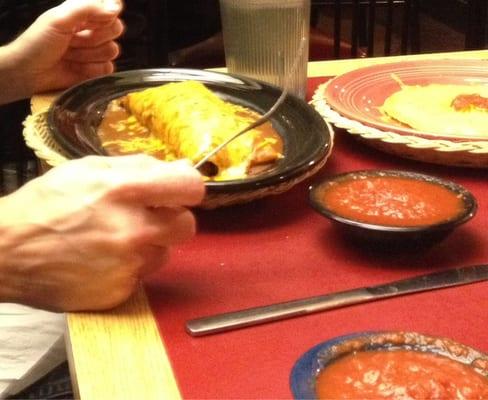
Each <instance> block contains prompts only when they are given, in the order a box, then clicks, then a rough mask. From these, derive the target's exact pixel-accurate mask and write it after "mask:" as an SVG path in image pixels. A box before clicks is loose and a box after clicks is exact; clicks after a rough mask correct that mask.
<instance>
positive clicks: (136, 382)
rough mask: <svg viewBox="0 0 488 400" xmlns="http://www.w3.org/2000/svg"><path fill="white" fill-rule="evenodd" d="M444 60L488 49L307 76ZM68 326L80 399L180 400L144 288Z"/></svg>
mask: <svg viewBox="0 0 488 400" xmlns="http://www.w3.org/2000/svg"><path fill="white" fill-rule="evenodd" d="M447 58H456V59H459V58H460V59H471V58H472V59H488V50H478V51H466V52H452V53H435V54H419V55H410V56H395V57H378V58H362V59H345V60H330V61H318V62H312V63H309V67H308V73H309V76H310V77H316V76H334V75H338V74H341V73H344V72H347V71H350V70H352V69H355V68H359V67H362V66H367V65H373V64H379V63H384V62H395V61H401V60H420V59H447ZM220 70H222V69H220ZM57 94H58V93H48V94H40V95H36V96H33V97H32V99H31V109H32V112H33V113H37V112H43V111H46V110H47V109H48V107H49V105H50V104H51V102H52V101H53V100H54V98H55V97H56V95H57ZM67 324H68V330H67V334H66V342H67V352H68V359H69V364H70V369H71V375H72V380H73V386H74V390H75V392H76V394H77V396H78V398H81V399H90V400H95V399H103V400H109V399H117V400H123V399H134V398H141V399H145V400H150V399H166V398H170V399H180V398H181V394H180V391H179V389H178V385H177V382H176V379H175V376H174V373H173V371H172V368H171V363H170V360H169V357H168V354H167V352H166V349H165V346H164V343H163V339H162V337H161V336H160V333H159V328H158V324H157V321H156V320H155V319H154V316H153V314H152V311H151V309H150V306H149V302H148V299H147V296H146V295H145V292H144V290H143V288H142V287H141V288H139V290H138V291H137V293H136V294H135V295H134V296H133V297H132V298H130V299H129V300H128V301H127V303H125V304H124V305H122V306H120V307H118V308H116V309H113V310H110V311H108V312H104V313H70V314H68V316H67ZM163 329H164V327H163ZM182 329H184V327H182Z"/></svg>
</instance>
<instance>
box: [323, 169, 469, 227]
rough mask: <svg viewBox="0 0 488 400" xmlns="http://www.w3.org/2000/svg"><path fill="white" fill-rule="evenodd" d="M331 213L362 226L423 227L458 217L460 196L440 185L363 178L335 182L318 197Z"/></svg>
mask: <svg viewBox="0 0 488 400" xmlns="http://www.w3.org/2000/svg"><path fill="white" fill-rule="evenodd" d="M321 201H322V203H323V205H324V206H325V207H326V208H328V209H329V210H331V211H332V212H334V213H336V214H338V215H340V216H342V217H344V218H349V219H353V220H358V221H361V222H366V223H371V224H377V225H387V226H406V227H412V226H422V225H430V224H436V223H441V222H444V221H447V220H450V219H452V218H454V217H456V216H457V215H459V214H460V213H461V211H462V209H463V200H462V198H461V196H460V195H458V194H456V193H454V192H453V191H451V190H449V189H448V188H446V187H444V186H441V185H439V184H436V183H433V182H428V181H424V180H418V179H409V178H406V177H400V176H365V177H361V178H356V179H346V180H342V181H335V182H333V183H332V184H331V185H330V186H328V187H327V188H326V189H325V190H324V191H323V192H322V194H321Z"/></svg>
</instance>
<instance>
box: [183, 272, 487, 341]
mask: <svg viewBox="0 0 488 400" xmlns="http://www.w3.org/2000/svg"><path fill="white" fill-rule="evenodd" d="M485 280H488V264H485V265H474V266H469V267H461V268H453V269H449V270H445V271H441V272H434V273H430V274H424V275H418V276H414V277H412V278H408V279H403V280H399V281H394V282H390V283H386V284H382V285H377V286H370V287H365V288H359V289H352V290H346V291H342V292H335V293H330V294H326V295H321V296H314V297H309V298H304V299H301V300H293V301H288V302H284V303H276V304H271V305H268V306H261V307H255V308H249V309H245V310H240V311H234V312H228V313H224V314H218V315H213V316H209V317H203V318H197V319H193V320H190V321H187V323H186V330H187V332H188V333H189V334H190V335H192V336H203V335H209V334H213V333H218V332H223V331H229V330H232V329H236V328H243V327H247V326H252V325H258V324H263V323H266V322H271V321H277V320H281V319H285V318H291V317H297V316H301V315H307V314H312V313H315V312H318V311H324V310H330V309H333V308H339V307H344V306H349V305H352V304H358V303H366V302H370V301H375V300H380V299H386V298H389V297H395V296H401V295H405V294H409V293H417V292H424V291H427V290H435V289H443V288H447V287H451V286H458V285H467V284H469V283H474V282H481V281H485Z"/></svg>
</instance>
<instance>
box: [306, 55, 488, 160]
mask: <svg viewBox="0 0 488 400" xmlns="http://www.w3.org/2000/svg"><path fill="white" fill-rule="evenodd" d="M394 75H395V76H396V77H397V78H399V79H400V80H401V81H402V82H403V83H405V84H407V85H425V84H429V83H442V84H462V85H466V84H482V85H485V84H486V85H487V86H488V60H486V61H484V60H447V59H446V60H422V61H404V62H394V63H386V64H378V65H373V66H369V67H364V68H359V69H356V70H353V71H350V72H347V73H344V74H343V75H339V76H337V77H335V78H333V79H331V80H330V81H328V82H326V83H324V84H322V85H320V86H319V87H318V88H317V90H316V91H315V93H314V95H313V98H312V101H311V104H312V105H313V106H314V108H315V109H316V110H317V111H318V112H319V114H321V115H322V117H323V118H324V119H325V120H326V121H328V122H330V123H332V124H334V125H335V126H336V127H338V128H342V129H345V130H346V131H347V132H349V133H350V134H352V135H354V136H356V137H357V138H358V139H359V140H361V141H362V142H364V143H366V144H368V145H371V146H373V147H375V148H377V149H379V150H382V151H385V152H387V153H391V154H395V155H397V156H400V157H403V158H410V159H414V160H419V161H424V162H429V163H434V164H442V165H449V166H462V167H475V168H487V167H488V135H485V136H483V135H477V136H473V135H470V136H467V135H464V136H463V135H449V136H447V135H441V134H436V133H434V132H424V131H418V130H415V129H411V128H409V127H406V126H404V125H401V124H399V123H398V124H397V123H395V122H393V121H392V122H390V121H386V120H385V118H384V116H383V115H382V114H381V112H380V110H379V107H380V106H381V105H382V104H383V103H384V101H385V99H386V98H387V97H388V96H390V95H391V94H392V93H394V92H395V91H398V90H400V85H399V83H398V81H397V80H395V79H394V78H393V77H392V76H394Z"/></svg>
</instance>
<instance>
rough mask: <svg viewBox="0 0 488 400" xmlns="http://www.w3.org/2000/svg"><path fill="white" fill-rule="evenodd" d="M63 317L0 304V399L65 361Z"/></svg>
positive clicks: (64, 323) (32, 309)
mask: <svg viewBox="0 0 488 400" xmlns="http://www.w3.org/2000/svg"><path fill="white" fill-rule="evenodd" d="M65 330H66V320H65V315H64V314H58V313H52V312H48V311H43V310H38V309H34V308H31V307H26V306H22V305H19V304H10V303H5V304H0V399H1V398H4V397H6V396H8V395H13V394H15V393H18V392H19V391H21V390H22V389H24V388H25V387H27V386H28V385H30V384H31V383H33V382H35V381H36V380H38V379H39V378H41V377H42V376H43V375H45V374H47V373H48V372H49V371H51V370H52V369H53V368H55V367H56V366H57V365H59V364H60V363H61V362H63V361H64V360H65V359H66V350H65V347H64V337H63V336H64V332H65Z"/></svg>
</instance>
